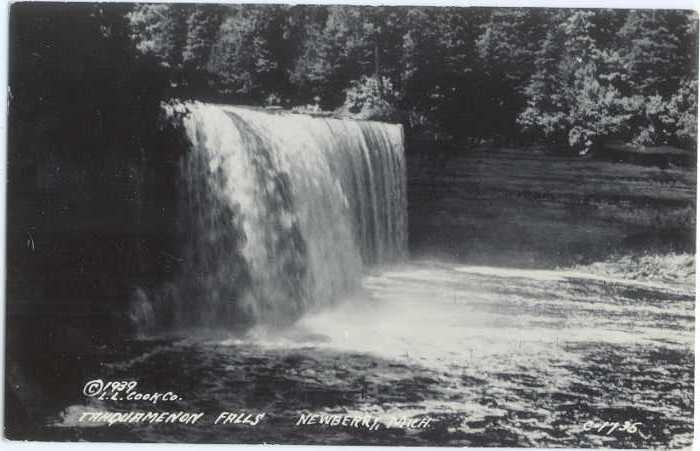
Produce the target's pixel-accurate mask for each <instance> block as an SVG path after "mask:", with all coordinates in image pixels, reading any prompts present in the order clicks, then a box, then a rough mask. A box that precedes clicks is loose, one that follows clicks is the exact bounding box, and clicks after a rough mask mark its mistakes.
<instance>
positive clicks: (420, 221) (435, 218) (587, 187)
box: [408, 144, 696, 267]
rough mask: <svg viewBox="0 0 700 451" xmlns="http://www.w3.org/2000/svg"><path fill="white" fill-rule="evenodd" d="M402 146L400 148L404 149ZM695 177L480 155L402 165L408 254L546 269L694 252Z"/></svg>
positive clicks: (420, 158) (515, 152)
mask: <svg viewBox="0 0 700 451" xmlns="http://www.w3.org/2000/svg"><path fill="white" fill-rule="evenodd" d="M409 145H410V144H409ZM695 179H696V175H695V171H694V170H691V169H684V168H674V167H670V168H667V169H660V168H657V167H648V166H638V165H632V164H627V163H612V162H606V161H597V160H592V159H584V158H576V157H562V156H553V155H547V154H544V153H541V152H536V151H534V150H529V149H485V148H484V149H482V148H477V149H475V150H471V151H469V150H466V149H465V150H463V151H461V150H460V151H453V152H450V153H445V152H443V153H441V154H432V155H431V154H430V152H427V151H424V150H423V149H417V150H416V149H413V151H412V152H411V154H409V158H408V199H409V201H408V205H409V237H410V240H409V243H410V250H411V253H412V255H420V256H442V257H452V258H459V259H464V260H468V261H469V262H470V263H474V264H495V265H505V266H525V267H549V266H557V265H568V264H573V263H581V262H589V261H595V260H598V259H602V258H604V257H607V256H609V255H613V254H619V253H624V252H628V251H633V252H636V251H659V252H666V251H690V252H693V251H694V233H695V232H694V230H695V192H696V183H695Z"/></svg>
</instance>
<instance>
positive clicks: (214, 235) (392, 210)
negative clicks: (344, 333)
mask: <svg viewBox="0 0 700 451" xmlns="http://www.w3.org/2000/svg"><path fill="white" fill-rule="evenodd" d="M186 110H187V114H186V115H185V116H184V118H183V122H184V129H185V132H186V135H187V138H188V140H189V142H190V146H191V147H190V151H189V152H187V154H186V156H185V157H184V158H183V160H182V162H181V166H180V175H181V180H180V184H179V187H178V193H177V195H178V196H179V224H178V227H179V230H180V236H181V246H182V249H181V255H180V256H181V261H182V271H181V274H180V275H179V276H178V280H177V281H175V282H174V284H173V285H172V287H171V290H172V291H173V292H172V293H170V295H169V298H170V299H171V300H170V301H169V302H171V303H174V304H175V305H174V306H172V307H171V308H172V309H173V312H172V315H173V321H174V322H175V323H176V324H179V325H189V324H192V323H195V324H214V323H217V324H230V323H231V322H232V321H233V322H235V321H236V320H240V319H241V318H245V319H246V320H252V321H270V322H273V323H283V322H287V321H289V320H293V319H295V318H297V317H298V316H299V315H300V314H301V313H303V312H305V311H308V310H310V309H314V308H316V307H321V306H324V305H327V304H330V303H331V302H333V301H334V300H336V299H338V298H340V297H342V296H343V295H344V294H347V293H349V292H351V291H352V290H354V289H356V288H357V287H358V286H359V281H360V278H361V276H362V273H363V270H364V269H365V268H366V267H367V266H370V265H378V264H383V263H387V262H392V261H396V260H399V259H401V258H402V257H403V256H404V255H405V253H406V242H407V219H406V179H405V160H404V154H403V131H402V129H401V126H400V125H391V124H384V123H379V122H367V121H354V120H340V119H331V118H316V117H310V116H307V115H302V114H291V113H283V112H268V111H264V110H258V109H252V108H244V107H233V106H224V105H213V104H204V103H198V102H197V103H190V104H187V105H186Z"/></svg>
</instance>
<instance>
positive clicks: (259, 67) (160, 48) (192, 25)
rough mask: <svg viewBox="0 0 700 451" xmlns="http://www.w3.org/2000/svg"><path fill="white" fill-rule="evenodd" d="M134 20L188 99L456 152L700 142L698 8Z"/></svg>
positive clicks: (349, 11) (275, 12)
mask: <svg viewBox="0 0 700 451" xmlns="http://www.w3.org/2000/svg"><path fill="white" fill-rule="evenodd" d="M128 18H129V24H130V29H131V34H132V38H133V39H134V42H135V43H136V45H137V47H138V49H139V50H140V51H141V52H142V53H143V54H145V55H150V56H152V57H154V58H155V59H157V60H158V62H159V64H160V65H161V66H163V67H166V68H168V70H169V72H170V79H171V82H172V85H173V87H174V92H176V93H177V94H176V95H179V96H185V97H187V96H191V97H198V98H210V99H216V100H220V101H226V102H235V103H250V104H256V105H279V106H285V107H290V106H298V105H313V106H314V107H316V108H320V109H326V110H334V109H338V108H340V109H341V111H342V110H343V109H344V110H345V111H348V112H351V113H352V112H355V113H357V112H361V111H364V113H365V116H366V117H373V116H374V117H379V118H387V117H388V118H391V119H399V120H402V121H404V122H406V123H407V124H409V125H410V126H411V127H412V128H413V129H414V130H417V131H421V132H423V133H430V134H432V135H433V136H434V137H437V138H445V139H447V140H451V141H453V142H460V143H461V142H479V141H481V140H483V139H493V140H499V141H504V140H505V141H510V142H513V141H518V142H522V141H523V140H527V141H539V142H546V143H550V144H554V145H557V146H564V147H569V148H572V149H576V150H579V151H583V152H587V151H588V150H590V149H593V148H596V147H597V146H598V145H599V144H600V143H601V142H603V141H604V140H606V139H608V138H618V139H622V140H624V141H627V142H633V143H637V144H641V145H659V144H673V145H678V146H684V147H692V146H694V142H695V135H696V130H695V124H696V121H695V116H696V113H695V111H696V105H697V68H696V60H695V55H696V41H697V28H698V22H697V17H696V15H695V14H694V13H692V12H687V11H670V10H669V11H665V10H657V11H651V10H639V11H624V10H563V9H561V10H547V9H477V8H422V7H401V8H398V7H354V6H330V7H321V6H285V5H245V6H240V5H227V6H220V5H218V6H212V5H164V4H158V5H138V6H136V7H135V8H134V9H133V10H132V11H131V12H130V13H129V14H128ZM368 105H370V107H368ZM378 106H381V107H378Z"/></svg>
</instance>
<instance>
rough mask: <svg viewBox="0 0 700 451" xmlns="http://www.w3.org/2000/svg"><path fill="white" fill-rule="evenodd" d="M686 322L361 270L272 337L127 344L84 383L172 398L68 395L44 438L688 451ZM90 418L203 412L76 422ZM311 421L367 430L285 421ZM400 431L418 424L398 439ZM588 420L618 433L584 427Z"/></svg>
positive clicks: (452, 278)
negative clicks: (330, 418) (342, 293)
mask: <svg viewBox="0 0 700 451" xmlns="http://www.w3.org/2000/svg"><path fill="white" fill-rule="evenodd" d="M693 315H694V293H693V291H692V289H690V288H683V287H671V286H663V285H654V284H644V283H639V282H626V281H620V280H610V279H605V278H601V277H597V276H592V275H586V274H578V273H569V272H561V271H546V270H535V271H530V270H518V269H505V268H493V267H476V266H464V265H457V264H448V263H441V262H437V261H429V260H424V261H415V262H412V263H410V264H404V265H395V266H390V267H383V268H379V267H378V268H375V269H374V270H372V271H371V272H369V273H367V274H366V275H365V276H364V278H363V279H362V287H361V289H360V290H358V291H356V292H355V294H353V295H352V296H349V297H347V298H345V299H344V300H342V301H340V302H337V303H335V304H334V305H330V306H324V307H321V308H319V309H315V310H313V311H311V312H309V313H307V314H306V315H304V316H303V317H302V318H301V319H299V320H298V321H297V322H295V323H294V324H293V325H291V326H289V327H286V328H282V327H278V326H276V327H263V326H256V327H254V328H252V329H249V330H247V331H246V332H245V333H239V334H235V333H231V332H227V331H223V330H219V331H213V330H211V329H207V330H206V331H204V330H202V329H193V330H189V331H181V332H179V333H177V334H170V335H168V336H149V337H142V338H139V339H134V340H133V341H130V342H128V343H126V344H125V348H124V349H125V351H124V352H122V353H121V354H120V357H119V358H118V359H116V360H113V361H106V362H105V363H104V365H103V366H102V368H101V369H100V372H99V374H96V375H95V376H96V377H99V378H102V379H103V380H105V381H109V380H135V381H137V382H138V391H140V392H144V393H146V392H164V391H167V390H170V391H172V392H175V393H177V394H178V395H179V396H180V398H181V399H180V400H178V401H168V402H160V403H158V404H155V405H154V404H150V403H148V402H145V401H124V400H122V401H108V400H102V401H100V400H97V399H96V398H94V397H92V398H90V397H85V398H84V400H83V401H82V402H79V403H76V404H74V405H71V406H69V407H67V408H66V409H64V410H62V411H61V412H60V413H59V414H58V415H52V416H50V417H49V418H48V419H47V426H46V431H45V432H46V433H47V436H48V437H51V438H53V439H59V440H90V441H92V440H97V441H102V440H112V441H148V442H150V441H164V442H212V443H220V442H221V443H286V444H298V443H314V444H394V445H451V446H516V447H521V446H527V447H530V446H537V447H567V446H568V447H593V446H595V447H625V448H646V447H681V446H690V444H691V443H692V431H693V426H692V421H693V383H694V380H693V346H694V344H693V334H694V323H693ZM99 411H109V412H128V411H155V412H161V411H167V412H178V411H184V412H201V413H204V416H203V417H202V418H201V419H200V420H199V421H198V422H197V423H196V424H165V423H161V424H158V423H153V424H143V423H134V424H119V423H115V424H112V425H111V426H110V425H108V424H106V423H104V422H84V421H83V422H81V421H79V420H80V418H81V416H83V417H85V415H83V414H84V413H89V412H99ZM221 412H234V413H245V414H250V415H251V417H250V418H252V416H254V415H256V414H260V413H265V416H264V417H263V418H262V420H261V421H260V422H259V423H258V424H257V425H255V426H252V425H250V424H242V423H241V424H214V423H215V422H216V419H217V417H218V416H219V415H220V413H221ZM311 414H318V415H319V416H323V415H331V414H335V415H349V416H352V417H353V418H356V417H361V416H369V417H372V418H378V419H379V422H380V425H379V426H378V427H377V428H375V429H373V430H369V429H368V428H363V427H352V426H349V425H347V424H346V425H345V426H343V425H342V424H338V425H335V426H333V425H328V424H298V423H299V419H300V416H301V415H311ZM319 418H320V417H319ZM410 418H415V419H425V418H429V419H430V423H429V426H427V427H422V428H407V427H402V426H405V423H403V421H405V419H410ZM604 422H610V423H615V422H617V423H619V424H620V426H619V427H615V428H612V427H611V426H607V427H605V428H604V429H602V430H598V427H599V426H600V425H601V423H604ZM625 422H630V424H634V428H629V427H627V428H625V427H623V425H624V424H625ZM594 423H595V426H594ZM406 424H410V423H406ZM413 425H414V426H415V425H416V423H413ZM623 429H625V430H623Z"/></svg>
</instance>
